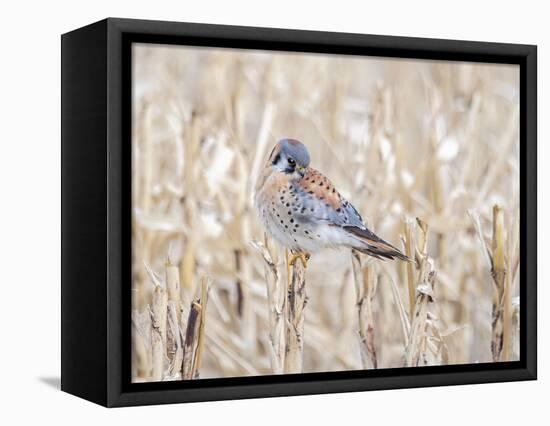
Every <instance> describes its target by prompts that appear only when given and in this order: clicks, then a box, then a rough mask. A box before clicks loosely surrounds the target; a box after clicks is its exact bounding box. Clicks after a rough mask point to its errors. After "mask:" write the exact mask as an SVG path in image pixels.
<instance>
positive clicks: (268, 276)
mask: <svg viewBox="0 0 550 426" xmlns="http://www.w3.org/2000/svg"><path fill="white" fill-rule="evenodd" d="M264 241H265V244H264V243H261V242H258V241H256V242H254V243H253V244H252V245H253V247H254V248H256V249H257V250H258V251H259V252H260V254H261V255H262V257H263V259H264V264H265V281H266V286H267V302H268V305H269V340H270V343H271V352H270V355H271V357H270V359H271V371H272V373H274V374H281V373H283V367H284V360H285V333H284V331H285V321H284V320H285V299H286V298H285V295H286V293H285V283H284V282H283V279H282V274H281V273H280V269H279V268H278V262H277V260H276V258H275V256H274V255H273V253H272V251H271V250H270V248H269V245H268V243H267V238H266V239H265V240H264Z"/></svg>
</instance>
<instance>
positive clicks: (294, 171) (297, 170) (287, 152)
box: [268, 139, 309, 177]
mask: <svg viewBox="0 0 550 426" xmlns="http://www.w3.org/2000/svg"><path fill="white" fill-rule="evenodd" d="M268 161H269V165H270V166H271V167H273V168H275V169H276V170H278V171H280V172H283V173H286V174H289V175H295V176H294V177H302V176H304V174H305V170H306V168H307V167H308V166H309V152H308V151H307V148H306V146H305V145H304V144H303V143H301V142H299V141H297V140H295V139H281V140H280V141H279V142H277V145H275V148H273V151H272V152H271V155H270V156H269V160H268Z"/></svg>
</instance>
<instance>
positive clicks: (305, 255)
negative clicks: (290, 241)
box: [288, 251, 311, 268]
mask: <svg viewBox="0 0 550 426" xmlns="http://www.w3.org/2000/svg"><path fill="white" fill-rule="evenodd" d="M310 257H311V255H310V254H309V253H305V252H302V251H301V252H298V253H292V256H290V260H289V261H288V264H289V265H290V266H294V264H295V263H296V260H298V259H300V260H301V261H302V265H303V266H304V268H307V262H308V260H309V258H310Z"/></svg>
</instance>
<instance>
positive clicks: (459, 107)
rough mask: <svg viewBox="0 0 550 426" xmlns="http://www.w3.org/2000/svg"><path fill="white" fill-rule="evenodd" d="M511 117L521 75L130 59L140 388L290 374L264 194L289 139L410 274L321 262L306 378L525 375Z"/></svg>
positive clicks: (294, 60) (135, 358)
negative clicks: (431, 370) (408, 258)
mask: <svg viewBox="0 0 550 426" xmlns="http://www.w3.org/2000/svg"><path fill="white" fill-rule="evenodd" d="M518 112H519V68H517V67H515V66H506V65H498V66H496V65H486V64H474V63H453V62H435V61H413V60H397V59H391V60H390V59H381V58H358V57H351V56H347V57H345V56H334V55H332V56H330V55H312V54H289V53H271V52H270V53H268V52H254V51H238V50H230V49H210V48H188V47H169V46H160V45H135V46H134V47H133V135H132V155H133V159H132V162H133V163H132V167H133V170H132V174H133V176H132V185H133V187H132V189H133V193H132V197H133V217H132V241H133V284H132V291H133V293H132V300H133V312H132V375H133V380H134V381H151V380H178V379H182V378H183V379H191V378H198V377H200V378H209V377H229V376H249V375H260V374H273V373H280V372H283V371H281V369H280V366H276V365H274V359H276V356H275V355H274V349H275V350H276V349H277V347H276V345H275V344H274V333H275V334H276V330H275V327H277V325H276V324H275V323H274V317H273V312H274V311H273V307H274V306H275V305H276V304H277V301H274V300H273V298H272V297H269V298H268V288H269V286H270V285H273V283H271V284H270V283H269V270H267V271H266V268H267V269H269V267H268V265H267V264H266V261H265V256H264V255H265V254H266V252H265V251H264V252H263V253H262V248H265V244H267V247H268V248H269V250H268V254H269V255H270V256H272V257H273V261H274V263H275V268H276V270H277V271H278V273H279V283H278V285H279V288H277V289H275V292H274V293H273V291H272V293H270V294H282V297H283V299H284V294H285V290H286V288H284V287H283V288H282V293H281V292H280V290H281V288H280V285H281V283H283V284H284V283H286V278H285V265H284V256H283V251H282V249H281V248H280V247H278V246H277V245H276V244H275V243H274V242H273V241H266V240H265V237H264V230H263V229H262V227H261V225H260V222H259V221H258V219H257V217H256V214H255V211H254V209H253V207H252V191H253V188H254V183H255V178H256V176H257V174H258V172H259V170H260V168H261V167H262V166H263V163H264V162H265V160H266V158H267V156H268V155H269V152H270V151H271V149H272V147H273V145H274V144H275V143H276V142H277V141H278V140H279V139H281V138H284V137H292V138H295V139H298V140H300V141H302V142H304V143H305V144H306V146H307V147H308V149H309V151H310V154H311V158H312V164H311V165H312V166H313V167H315V168H317V169H318V170H320V171H321V172H322V173H324V174H325V175H326V176H327V177H329V179H331V180H332V182H333V183H334V185H335V186H336V187H337V188H338V189H339V190H340V192H341V193H342V194H343V195H344V196H345V197H346V198H347V199H348V200H350V201H351V202H352V203H353V204H354V206H355V207H356V208H357V210H358V211H359V212H360V213H361V214H362V216H363V217H364V219H365V220H366V221H367V223H368V224H369V226H370V227H371V229H373V230H374V231H375V232H376V233H377V234H378V235H380V236H382V237H383V238H384V239H385V240H387V241H389V242H391V243H392V244H394V245H396V246H397V247H400V248H402V249H403V250H404V251H406V250H408V252H409V253H412V256H413V257H415V258H416V260H417V264H416V265H412V264H411V266H410V269H408V267H407V265H406V264H405V263H403V262H398V261H394V262H391V261H388V262H379V261H372V262H368V261H367V259H366V258H364V257H363V258H362V259H361V260H362V263H361V265H355V267H356V268H359V269H355V270H354V268H353V267H352V256H351V254H350V251H348V250H341V251H330V250H329V251H326V252H322V253H319V254H315V255H314V256H312V258H311V260H310V262H309V265H308V268H307V271H306V282H307V287H306V289H307V290H306V291H307V296H308V303H307V306H306V308H305V311H304V315H305V325H304V333H303V342H304V348H303V371H304V372H316V371H336V370H356V369H362V368H374V367H375V366H376V367H377V368H388V367H401V366H404V365H406V366H421V365H435V364H456V363H478V362H491V361H493V360H517V359H519V344H518V336H519V312H518V310H519V301H518V294H519V274H518V265H519V231H518V230H519V133H518V126H519V117H518ZM416 218H419V219H420V220H421V221H420V222H417V221H416ZM407 246H408V247H407ZM411 250H412V251H411ZM423 268H424V269H423ZM426 268H427V269H426ZM358 270H359V271H360V273H359V274H358ZM354 272H355V273H354ZM363 278H364V279H363ZM271 290H273V288H271ZM360 300H361V302H364V304H362V303H358V302H359V301H360ZM283 303H284V300H283ZM361 308H363V310H362V311H361ZM415 309H416V310H417V311H415ZM365 324H367V325H368V327H367V326H366V325H365ZM365 332H367V334H368V339H367V340H368V341H367V342H365V341H361V338H364V337H365ZM360 336H361V338H360ZM367 347H368V348H367ZM365 348H367V350H366V352H365ZM373 356H374V358H373ZM373 360H375V363H374V364H373Z"/></svg>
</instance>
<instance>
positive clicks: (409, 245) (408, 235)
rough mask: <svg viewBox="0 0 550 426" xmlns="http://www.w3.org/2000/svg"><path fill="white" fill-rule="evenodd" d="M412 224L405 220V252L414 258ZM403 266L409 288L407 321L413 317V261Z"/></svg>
mask: <svg viewBox="0 0 550 426" xmlns="http://www.w3.org/2000/svg"><path fill="white" fill-rule="evenodd" d="M412 228H413V224H412V223H411V220H409V219H406V220H405V254H406V255H407V257H408V258H409V259H414V257H415V253H414V241H413V236H412ZM405 267H406V268H407V288H408V290H409V322H410V321H412V319H413V314H414V301H415V298H416V294H415V293H416V291H415V283H414V263H413V262H407V263H406V265H405Z"/></svg>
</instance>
